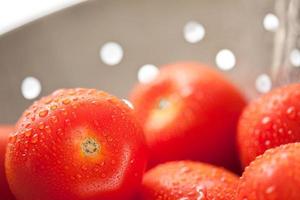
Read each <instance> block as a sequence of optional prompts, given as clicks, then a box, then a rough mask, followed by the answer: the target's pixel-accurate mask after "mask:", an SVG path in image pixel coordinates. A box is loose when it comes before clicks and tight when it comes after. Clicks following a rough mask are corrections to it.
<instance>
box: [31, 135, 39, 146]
mask: <svg viewBox="0 0 300 200" xmlns="http://www.w3.org/2000/svg"><path fill="white" fill-rule="evenodd" d="M38 139H39V138H38V134H34V135H33V136H32V138H31V140H30V142H31V143H33V144H35V143H37V141H38Z"/></svg>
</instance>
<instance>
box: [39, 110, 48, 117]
mask: <svg viewBox="0 0 300 200" xmlns="http://www.w3.org/2000/svg"><path fill="white" fill-rule="evenodd" d="M47 115H48V110H42V111H41V112H40V113H39V116H40V117H46V116H47Z"/></svg>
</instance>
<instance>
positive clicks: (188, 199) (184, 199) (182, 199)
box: [158, 197, 190, 200]
mask: <svg viewBox="0 0 300 200" xmlns="http://www.w3.org/2000/svg"><path fill="white" fill-rule="evenodd" d="M162 198H163V197H162ZM162 198H161V199H162ZM158 199H160V198H158ZM179 200H190V198H188V197H181V198H180V199H179Z"/></svg>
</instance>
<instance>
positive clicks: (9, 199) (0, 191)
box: [0, 125, 14, 200]
mask: <svg viewBox="0 0 300 200" xmlns="http://www.w3.org/2000/svg"><path fill="white" fill-rule="evenodd" d="M13 130H14V127H13V126H12V125H1V126H0V197H1V199H4V200H13V199H14V196H13V194H12V193H11V192H10V189H9V187H8V184H7V180H6V176H5V169H4V158H5V150H6V145H7V142H8V135H9V134H10V133H11V132H13Z"/></svg>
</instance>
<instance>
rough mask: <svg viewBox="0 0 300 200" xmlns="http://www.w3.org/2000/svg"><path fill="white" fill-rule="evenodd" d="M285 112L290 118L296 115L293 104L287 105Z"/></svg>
mask: <svg viewBox="0 0 300 200" xmlns="http://www.w3.org/2000/svg"><path fill="white" fill-rule="evenodd" d="M286 114H287V115H288V117H289V118H290V119H292V120H293V119H295V118H296V115H297V112H296V109H295V107H294V106H291V107H289V108H288V109H287V110H286Z"/></svg>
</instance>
